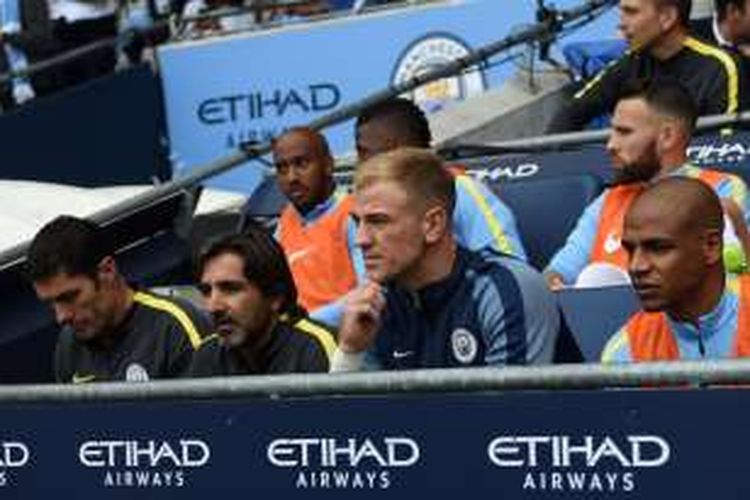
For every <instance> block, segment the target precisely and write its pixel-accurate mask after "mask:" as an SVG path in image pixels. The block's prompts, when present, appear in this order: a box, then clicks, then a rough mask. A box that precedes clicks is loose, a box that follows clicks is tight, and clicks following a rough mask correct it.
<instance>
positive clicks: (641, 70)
mask: <svg viewBox="0 0 750 500" xmlns="http://www.w3.org/2000/svg"><path fill="white" fill-rule="evenodd" d="M691 8H692V2H691V0H620V26H619V27H620V31H621V32H622V34H623V36H624V37H625V40H626V41H627V43H628V46H629V50H628V51H627V53H626V54H625V55H624V56H622V57H621V58H620V59H619V60H617V61H615V62H614V63H612V64H610V65H609V66H608V67H607V68H605V69H604V70H602V71H601V72H600V73H599V74H598V75H596V76H595V77H594V78H592V79H591V80H589V81H588V82H586V84H585V85H584V86H583V87H582V88H581V89H580V90H579V91H578V92H577V93H576V94H574V96H573V98H572V99H570V100H568V101H567V102H566V103H565V105H564V107H563V108H562V109H560V111H559V112H558V113H557V114H556V115H555V116H554V117H553V119H552V121H551V122H550V125H549V126H548V128H547V132H548V133H558V132H568V131H574V130H581V129H583V128H585V127H586V125H587V124H588V123H589V122H590V121H591V120H592V119H594V118H596V117H597V116H601V115H602V114H609V113H612V111H613V109H614V107H615V104H616V103H617V102H618V101H619V100H620V99H621V98H622V97H623V90H624V86H625V85H628V84H629V83H630V82H632V81H633V80H634V79H643V78H648V79H655V78H673V79H675V80H678V81H680V82H683V83H684V85H685V87H686V89H687V90H688V92H689V93H690V95H691V96H692V98H693V99H694V100H695V103H696V106H697V112H698V114H699V115H700V116H704V115H714V114H732V113H736V112H737V111H738V110H740V109H743V108H744V106H745V105H746V103H745V102H743V100H744V98H745V97H744V96H741V95H740V92H741V90H743V89H744V88H745V86H746V82H743V81H742V79H741V78H740V75H739V70H738V67H737V62H736V60H735V58H734V57H732V56H731V55H730V54H728V53H727V52H725V51H723V50H722V49H720V48H718V47H716V46H713V45H710V44H708V43H706V42H703V41H700V40H698V39H697V38H694V37H692V36H691V35H690V27H689V23H690V11H691Z"/></svg>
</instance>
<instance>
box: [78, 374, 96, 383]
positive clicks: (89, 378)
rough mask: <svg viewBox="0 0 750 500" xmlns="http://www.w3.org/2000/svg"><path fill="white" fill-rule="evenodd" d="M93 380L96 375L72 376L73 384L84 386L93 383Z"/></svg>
mask: <svg viewBox="0 0 750 500" xmlns="http://www.w3.org/2000/svg"><path fill="white" fill-rule="evenodd" d="M94 380H96V375H78V374H77V373H74V374H73V383H74V384H85V383H86V382H93V381H94Z"/></svg>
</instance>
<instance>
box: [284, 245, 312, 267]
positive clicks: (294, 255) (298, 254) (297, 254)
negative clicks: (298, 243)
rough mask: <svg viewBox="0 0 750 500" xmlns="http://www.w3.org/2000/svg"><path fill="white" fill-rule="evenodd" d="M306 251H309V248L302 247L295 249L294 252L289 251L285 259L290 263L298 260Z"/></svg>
mask: <svg viewBox="0 0 750 500" xmlns="http://www.w3.org/2000/svg"><path fill="white" fill-rule="evenodd" d="M308 253H310V249H309V248H303V249H302V250H297V251H296V252H292V253H290V254H289V255H288V256H287V258H286V260H287V261H288V262H289V264H290V265H291V264H292V263H294V262H295V261H297V260H300V259H301V258H302V257H304V256H305V255H307V254H308Z"/></svg>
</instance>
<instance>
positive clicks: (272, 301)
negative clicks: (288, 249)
mask: <svg viewBox="0 0 750 500" xmlns="http://www.w3.org/2000/svg"><path fill="white" fill-rule="evenodd" d="M197 275H198V281H199V284H198V288H199V290H200V291H201V293H202V294H203V298H204V300H205V304H206V309H208V311H209V312H210V313H211V316H212V317H213V320H214V326H215V330H216V334H215V335H212V336H210V337H208V338H207V339H206V340H205V341H204V342H203V344H201V346H200V349H199V350H198V352H196V353H195V356H194V358H193V364H192V366H191V369H190V375H191V376H193V377H207V376H218V375H252V374H273V373H292V372H325V371H327V370H328V367H329V355H331V354H332V353H333V349H334V347H335V341H334V340H333V335H332V334H331V332H329V331H328V330H327V329H326V328H324V327H323V326H321V325H319V324H316V323H314V322H312V321H311V320H309V319H307V318H306V315H305V311H304V309H302V308H301V307H300V306H299V305H297V289H296V287H295V285H294V280H293V279H292V274H291V272H290V270H289V266H288V265H287V262H286V259H285V258H284V252H283V250H282V249H281V247H280V246H279V244H278V242H276V241H275V240H274V239H273V237H272V236H271V235H270V234H267V233H266V232H265V231H264V230H263V229H261V228H256V227H250V228H248V230H247V231H246V232H245V233H244V234H243V235H238V236H228V237H226V238H223V239H221V240H219V241H217V242H215V243H213V244H212V245H210V246H209V247H208V248H207V249H206V250H205V251H204V252H203V253H202V254H201V256H200V257H199V260H198V267H197Z"/></svg>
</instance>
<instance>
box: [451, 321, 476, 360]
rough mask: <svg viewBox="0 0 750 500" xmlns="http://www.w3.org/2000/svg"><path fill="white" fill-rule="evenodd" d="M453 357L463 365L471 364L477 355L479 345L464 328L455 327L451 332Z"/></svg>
mask: <svg viewBox="0 0 750 500" xmlns="http://www.w3.org/2000/svg"><path fill="white" fill-rule="evenodd" d="M451 347H452V348H453V357H454V358H456V360H457V361H458V362H459V363H462V364H464V365H468V364H471V363H472V362H474V360H475V359H476V357H477V353H478V352H479V345H478V344H477V339H476V337H475V336H474V335H473V334H472V333H471V332H470V331H469V330H466V329H465V328H456V329H455V330H453V333H451Z"/></svg>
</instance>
